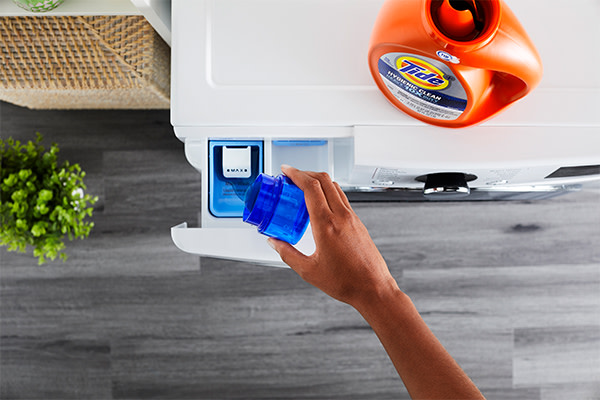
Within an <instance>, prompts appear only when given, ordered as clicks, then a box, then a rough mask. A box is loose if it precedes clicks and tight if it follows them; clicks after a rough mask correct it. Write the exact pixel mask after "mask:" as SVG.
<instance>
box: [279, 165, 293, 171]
mask: <svg viewBox="0 0 600 400" xmlns="http://www.w3.org/2000/svg"><path fill="white" fill-rule="evenodd" d="M288 168H292V167H290V166H289V165H287V164H281V170H282V171H283V170H284V169H288Z"/></svg>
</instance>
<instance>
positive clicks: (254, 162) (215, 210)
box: [208, 140, 264, 218]
mask: <svg viewBox="0 0 600 400" xmlns="http://www.w3.org/2000/svg"><path fill="white" fill-rule="evenodd" d="M263 165H264V155H263V142H262V140H209V141H208V179H209V182H208V209H209V211H210V213H211V215H212V216H214V217H217V218H241V217H242V213H243V211H244V196H245V194H246V189H248V187H249V186H250V185H251V184H252V182H254V180H255V179H256V177H257V176H258V175H259V174H260V173H262V172H263V170H264V166H263Z"/></svg>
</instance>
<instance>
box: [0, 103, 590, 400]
mask: <svg viewBox="0 0 600 400" xmlns="http://www.w3.org/2000/svg"><path fill="white" fill-rule="evenodd" d="M35 131H40V132H41V133H43V134H44V135H45V137H46V139H47V141H48V142H51V141H55V142H57V143H58V144H59V145H60V146H61V153H60V154H61V156H62V157H64V158H66V159H69V160H70V161H72V162H78V163H80V165H81V166H82V168H83V169H84V170H85V171H86V172H87V173H88V176H87V183H88V189H89V191H90V192H91V193H95V194H97V195H99V196H100V201H99V202H98V204H97V205H96V211H95V215H94V221H95V223H96V227H95V229H94V231H93V232H92V234H91V235H90V237H89V238H88V239H86V240H84V241H75V242H70V243H68V244H67V248H68V250H69V255H70V258H69V260H68V261H67V262H66V263H61V262H55V263H50V264H48V265H45V266H42V267H38V266H37V265H36V262H35V260H33V258H31V256H29V255H22V254H15V253H8V252H6V251H5V249H4V248H2V249H0V263H1V267H0V283H1V293H0V295H1V304H0V317H1V319H0V333H1V339H0V340H1V342H0V357H1V358H0V384H1V385H0V389H1V391H0V398H2V399H69V398H73V399H137V398H140V399H141V398H165V399H406V398H408V394H407V393H406V390H405V389H404V387H403V385H402V383H401V381H400V380H399V378H398V377H397V375H396V373H395V371H394V369H393V367H392V365H391V363H390V362H389V360H388V358H387V355H386V354H385V352H384V350H383V348H382V347H381V346H380V344H379V342H378V340H377V338H376V337H375V335H374V334H373V332H372V331H371V330H370V328H369V327H368V326H367V325H366V324H365V322H364V321H363V320H362V319H361V317H360V316H359V315H358V313H356V312H355V311H354V310H352V309H351V308H350V307H348V306H346V305H344V304H341V303H338V302H335V301H334V300H331V299H329V298H328V297H327V296H326V295H324V294H322V293H320V292H319V291H318V290H316V289H314V288H312V287H310V286H308V285H307V284H306V283H304V282H303V281H302V280H301V279H300V278H298V276H296V275H295V273H294V272H293V271H291V270H289V269H278V268H269V267H262V266H256V265H250V264H244V263H239V262H232V261H224V260H216V259H209V258H203V259H202V260H199V258H198V257H194V256H191V255H188V254H184V253H182V252H180V251H179V250H177V249H176V248H175V246H174V245H173V244H172V243H171V239H170V233H169V228H170V227H171V226H172V225H176V224H178V223H180V222H183V221H187V222H191V223H192V224H194V223H195V221H197V213H198V210H199V205H200V174H198V173H197V172H196V171H195V170H193V168H192V167H191V166H190V165H189V164H188V163H187V161H186V160H185V157H184V154H183V146H182V144H181V143H180V142H178V141H177V140H176V138H175V137H174V135H173V133H172V130H171V128H170V125H169V114H168V112H166V111H159V112H155V111H31V110H27V109H23V108H19V107H15V106H13V105H10V104H6V103H0V132H1V135H2V137H3V138H5V137H8V136H11V135H12V136H13V137H16V138H19V139H22V140H26V139H28V138H32V137H34V132H35ZM354 208H355V210H356V211H357V213H358V214H359V216H360V217H361V218H362V219H363V221H364V222H365V224H366V225H367V227H368V228H369V231H370V232H371V234H372V236H373V239H374V241H375V242H376V244H377V245H378V247H379V249H380V250H381V251H382V253H383V255H384V257H385V258H386V260H387V261H388V263H389V265H390V269H391V270H392V273H393V274H394V276H395V277H396V278H397V280H398V281H399V284H400V286H401V287H402V289H403V290H405V291H406V292H407V293H408V294H409V295H410V296H411V298H412V299H413V300H414V302H415V303H416V305H417V307H418V308H419V310H420V311H421V313H422V315H423V317H424V318H425V319H426V321H427V322H428V324H429V325H430V326H431V328H432V330H433V331H434V332H435V333H436V335H437V336H438V337H439V338H440V340H441V341H442V342H443V343H444V345H445V346H446V347H447V348H448V350H449V351H450V352H451V353H452V354H453V356H454V357H455V358H456V359H457V360H458V362H459V363H460V364H461V365H462V366H463V368H464V369H465V370H466V371H467V373H468V374H469V375H470V376H471V377H472V378H473V380H474V381H475V382H476V383H477V384H478V386H479V387H480V388H481V389H482V391H483V392H484V394H485V395H486V396H487V398H488V399H520V400H525V399H531V400H538V399H539V400H555V399H590V400H591V399H600V245H599V244H600V191H599V190H598V189H597V188H596V189H589V190H586V191H583V192H579V193H574V194H570V195H567V196H563V197H557V198H554V199H550V200H543V201H539V202H496V203H445V204H431V203H427V204H426V203H422V204H421V203H377V204H375V203H355V204H354ZM200 264H201V267H200Z"/></svg>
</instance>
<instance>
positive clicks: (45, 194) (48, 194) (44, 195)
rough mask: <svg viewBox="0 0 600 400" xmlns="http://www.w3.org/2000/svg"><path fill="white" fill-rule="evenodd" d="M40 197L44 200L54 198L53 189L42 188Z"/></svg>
mask: <svg viewBox="0 0 600 400" xmlns="http://www.w3.org/2000/svg"><path fill="white" fill-rule="evenodd" d="M38 199H39V200H42V201H50V200H52V191H51V190H48V189H42V190H40V193H39V194H38Z"/></svg>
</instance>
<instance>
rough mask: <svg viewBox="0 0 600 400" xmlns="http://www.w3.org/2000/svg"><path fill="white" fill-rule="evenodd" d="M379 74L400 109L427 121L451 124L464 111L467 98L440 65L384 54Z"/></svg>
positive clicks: (462, 89) (426, 60)
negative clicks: (440, 121)
mask: <svg viewBox="0 0 600 400" xmlns="http://www.w3.org/2000/svg"><path fill="white" fill-rule="evenodd" d="M378 68H379V74H380V76H381V78H382V80H383V82H384V83H385V85H386V88H387V89H388V90H389V92H390V93H391V94H392V95H393V96H394V97H395V98H396V99H397V100H398V101H399V102H400V103H402V104H403V105H404V106H406V107H408V108H409V109H411V110H413V111H415V112H417V113H419V114H421V115H423V116H426V117H429V118H435V119H440V120H454V119H457V118H458V117H460V115H461V114H462V113H463V112H464V111H465V109H466V107H467V95H466V92H465V90H464V88H463V87H462V85H461V84H460V82H459V81H458V79H457V78H456V76H454V73H453V72H452V70H451V69H450V68H449V67H448V66H447V65H445V64H443V63H442V62H440V61H438V60H434V59H430V58H427V57H423V56H418V55H415V54H408V53H387V54H384V55H383V56H382V57H381V58H380V59H379V64H378Z"/></svg>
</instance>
